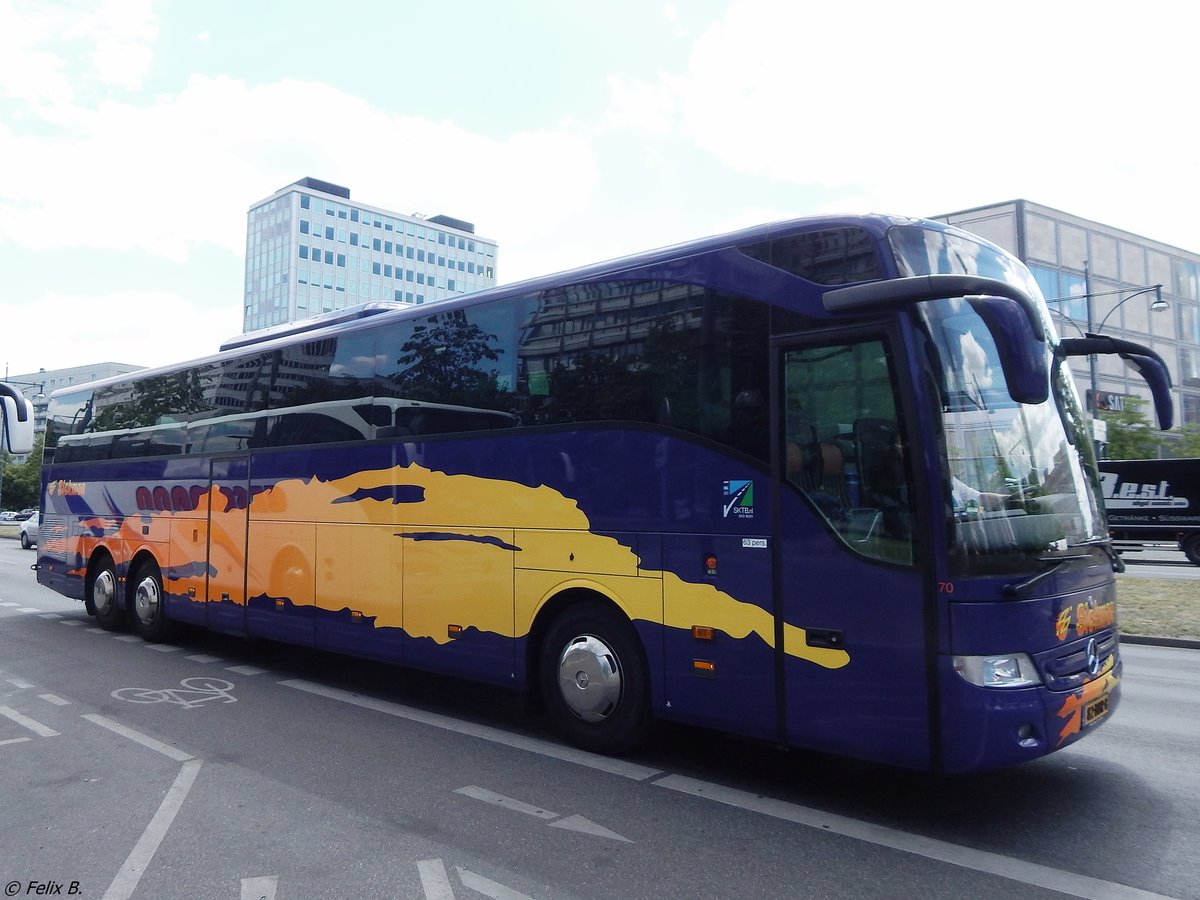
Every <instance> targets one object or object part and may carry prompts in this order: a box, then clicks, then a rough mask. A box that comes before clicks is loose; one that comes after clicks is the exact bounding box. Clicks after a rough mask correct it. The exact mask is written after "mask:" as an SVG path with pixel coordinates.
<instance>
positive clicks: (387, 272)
mask: <svg viewBox="0 0 1200 900" xmlns="http://www.w3.org/2000/svg"><path fill="white" fill-rule="evenodd" d="M383 277H384V278H391V277H392V267H391V266H384V267H383Z"/></svg>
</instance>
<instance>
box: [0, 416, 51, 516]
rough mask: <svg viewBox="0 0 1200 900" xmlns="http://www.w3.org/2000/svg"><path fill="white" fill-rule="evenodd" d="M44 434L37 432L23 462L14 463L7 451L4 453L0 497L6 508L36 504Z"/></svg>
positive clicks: (39, 487)
mask: <svg viewBox="0 0 1200 900" xmlns="http://www.w3.org/2000/svg"><path fill="white" fill-rule="evenodd" d="M45 440H46V436H45V435H44V434H39V435H38V436H37V438H35V439H34V442H33V450H32V451H30V453H29V458H28V459H26V460H25V462H23V463H14V462H13V461H12V457H11V456H9V455H8V453H5V454H4V484H3V487H2V488H0V498H3V500H4V505H5V507H7V508H8V509H26V508H27V507H30V506H37V505H38V498H39V495H40V493H41V480H42V445H43V444H44V443H45Z"/></svg>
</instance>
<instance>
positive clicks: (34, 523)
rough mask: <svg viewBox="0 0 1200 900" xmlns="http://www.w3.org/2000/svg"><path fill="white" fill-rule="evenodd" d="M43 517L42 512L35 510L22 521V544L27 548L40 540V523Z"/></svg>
mask: <svg viewBox="0 0 1200 900" xmlns="http://www.w3.org/2000/svg"><path fill="white" fill-rule="evenodd" d="M41 519H42V515H41V513H36V512H35V513H34V514H33V515H32V516H30V517H29V518H28V519H26V520H25V521H24V522H22V523H21V546H22V547H24V548H25V549H26V550H28V549H29V548H30V547H32V546H33V545H34V544H36V543H37V542H38V524H39V523H40V522H41Z"/></svg>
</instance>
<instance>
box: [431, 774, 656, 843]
mask: <svg viewBox="0 0 1200 900" xmlns="http://www.w3.org/2000/svg"><path fill="white" fill-rule="evenodd" d="M454 793H456V794H462V795H463V796H464V797H470V798H472V799H473V800H482V801H483V802H484V803H490V804H491V805H492V806H499V807H502V808H504V809H511V810H513V811H515V812H519V813H524V814H525V815H527V816H533V817H535V818H538V819H542V820H544V821H545V822H546V823H547V824H549V826H550V827H551V828H562V829H564V830H566V831H577V832H579V833H581V834H588V835H591V836H592V837H602V838H608V839H610V840H614V841H624V842H625V843H626V844H632V843H633V841H631V840H629V838H627V837H622V836H621V835H619V834H617V833H616V832H615V831H609V830H608V829H607V828H605V827H604V826H603V825H598V824H596V823H595V822H593V821H592V820H591V819H585V818H584V817H583V816H579V815H574V816H565V817H562V818H559V813H556V812H552V811H551V810H548V809H544V808H543V807H540V806H532V805H531V804H529V803H525V802H523V801H521V800H514V799H513V798H512V797H505V796H504V795H503V794H497V793H496V792H495V791H489V790H488V789H487V788H481V787H478V786H476V785H473V784H469V785H467V786H466V787H461V788H458V790H456V791H455V792H454ZM554 819H558V821H557V822H555V821H553V820H554Z"/></svg>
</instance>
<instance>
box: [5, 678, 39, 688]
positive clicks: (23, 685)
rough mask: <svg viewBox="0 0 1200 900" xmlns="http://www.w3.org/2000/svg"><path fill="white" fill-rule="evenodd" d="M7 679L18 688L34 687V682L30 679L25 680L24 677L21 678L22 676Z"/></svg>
mask: <svg viewBox="0 0 1200 900" xmlns="http://www.w3.org/2000/svg"><path fill="white" fill-rule="evenodd" d="M6 680H7V681H8V683H9V684H11V685H12V686H13V687H16V688H21V690H24V689H25V688H31V687H33V685H32V684H30V683H29V682H28V681H25V680H24V679H21V678H9V679H6Z"/></svg>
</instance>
